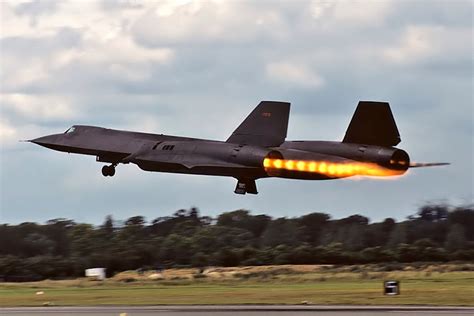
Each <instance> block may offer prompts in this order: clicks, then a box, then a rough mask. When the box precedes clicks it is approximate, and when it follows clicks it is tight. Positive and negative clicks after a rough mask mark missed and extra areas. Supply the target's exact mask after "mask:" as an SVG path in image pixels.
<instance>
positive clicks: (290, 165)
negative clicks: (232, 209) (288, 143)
mask: <svg viewBox="0 0 474 316" xmlns="http://www.w3.org/2000/svg"><path fill="white" fill-rule="evenodd" d="M263 166H264V167H265V169H283V170H290V171H299V172H313V173H319V174H323V175H326V176H329V177H332V178H343V177H351V176H375V177H388V176H396V175H401V174H403V173H405V170H393V169H387V168H384V167H382V166H379V165H377V164H375V163H365V162H353V163H344V162H343V163H338V162H329V161H307V160H286V159H272V158H265V159H264V160H263Z"/></svg>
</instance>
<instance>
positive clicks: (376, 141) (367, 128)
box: [343, 101, 401, 147]
mask: <svg viewBox="0 0 474 316" xmlns="http://www.w3.org/2000/svg"><path fill="white" fill-rule="evenodd" d="M400 141H401V139H400V134H399V133H398V129H397V125H396V124H395V120H394V119H393V115H392V111H391V110H390V105H389V104H388V103H387V102H374V101H359V104H358V105H357V109H356V110H355V113H354V115H353V116H352V120H351V123H350V124H349V127H348V128H347V131H346V135H345V136H344V140H343V142H344V143H355V144H366V145H377V146H385V147H389V146H396V145H397V144H398V143H400Z"/></svg>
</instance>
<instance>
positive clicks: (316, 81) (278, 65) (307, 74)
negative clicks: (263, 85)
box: [266, 62, 324, 88]
mask: <svg viewBox="0 0 474 316" xmlns="http://www.w3.org/2000/svg"><path fill="white" fill-rule="evenodd" d="M266 74H267V77H268V78H269V79H270V80H276V81H281V82H283V83H287V84H295V85H297V86H302V87H306V88H319V87H320V86H322V85H323V83H324V80H323V78H321V77H320V76H319V75H317V74H315V73H313V72H311V71H310V70H309V69H308V68H307V67H305V66H300V65H295V64H291V63H288V62H275V63H269V64H267V66H266Z"/></svg>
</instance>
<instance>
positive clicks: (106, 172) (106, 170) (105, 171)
mask: <svg viewBox="0 0 474 316" xmlns="http://www.w3.org/2000/svg"><path fill="white" fill-rule="evenodd" d="M102 175H103V176H104V177H107V176H109V166H103V167H102Z"/></svg>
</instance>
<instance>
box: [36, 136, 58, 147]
mask: <svg viewBox="0 0 474 316" xmlns="http://www.w3.org/2000/svg"><path fill="white" fill-rule="evenodd" d="M60 136H61V135H60V134H54V135H48V136H43V137H39V138H35V139H32V140H30V142H32V143H34V144H37V145H40V146H44V147H52V146H55V145H58V144H59V137H60Z"/></svg>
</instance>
